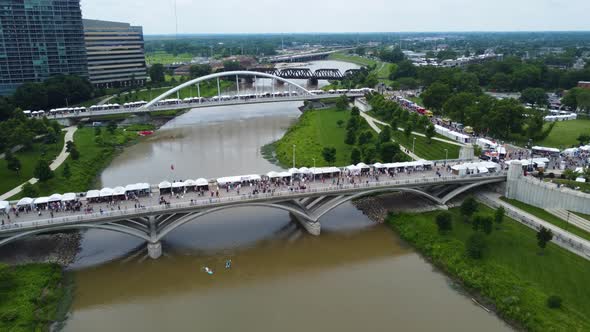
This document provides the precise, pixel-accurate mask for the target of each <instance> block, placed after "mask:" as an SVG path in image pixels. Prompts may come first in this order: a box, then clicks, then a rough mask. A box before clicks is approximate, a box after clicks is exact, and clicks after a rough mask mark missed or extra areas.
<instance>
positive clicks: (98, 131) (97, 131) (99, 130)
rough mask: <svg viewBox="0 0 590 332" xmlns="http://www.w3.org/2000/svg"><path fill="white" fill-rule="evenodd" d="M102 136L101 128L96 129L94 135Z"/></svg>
mask: <svg viewBox="0 0 590 332" xmlns="http://www.w3.org/2000/svg"><path fill="white" fill-rule="evenodd" d="M100 134H102V130H101V129H100V127H98V126H97V127H94V135H95V136H100Z"/></svg>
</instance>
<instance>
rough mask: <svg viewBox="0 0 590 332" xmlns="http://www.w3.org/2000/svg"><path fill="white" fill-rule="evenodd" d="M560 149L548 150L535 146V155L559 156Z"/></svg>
mask: <svg viewBox="0 0 590 332" xmlns="http://www.w3.org/2000/svg"><path fill="white" fill-rule="evenodd" d="M559 153H560V151H559V149H556V148H548V147H544V146H533V155H541V156H546V157H547V156H559Z"/></svg>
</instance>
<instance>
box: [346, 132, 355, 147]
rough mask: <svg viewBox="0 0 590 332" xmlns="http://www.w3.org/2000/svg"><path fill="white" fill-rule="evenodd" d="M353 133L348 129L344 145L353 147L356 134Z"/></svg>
mask: <svg viewBox="0 0 590 332" xmlns="http://www.w3.org/2000/svg"><path fill="white" fill-rule="evenodd" d="M354 132H355V130H354V129H348V131H347V132H346V138H345V139H344V143H346V144H348V145H354V144H355V143H356V134H355V133H354Z"/></svg>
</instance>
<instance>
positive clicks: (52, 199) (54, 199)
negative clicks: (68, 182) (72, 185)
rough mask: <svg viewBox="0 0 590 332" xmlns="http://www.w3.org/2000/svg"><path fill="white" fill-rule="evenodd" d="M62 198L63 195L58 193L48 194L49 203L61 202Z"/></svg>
mask: <svg viewBox="0 0 590 332" xmlns="http://www.w3.org/2000/svg"><path fill="white" fill-rule="evenodd" d="M62 199H63V196H62V195H60V194H53V195H51V196H49V202H51V203H53V202H61V200H62Z"/></svg>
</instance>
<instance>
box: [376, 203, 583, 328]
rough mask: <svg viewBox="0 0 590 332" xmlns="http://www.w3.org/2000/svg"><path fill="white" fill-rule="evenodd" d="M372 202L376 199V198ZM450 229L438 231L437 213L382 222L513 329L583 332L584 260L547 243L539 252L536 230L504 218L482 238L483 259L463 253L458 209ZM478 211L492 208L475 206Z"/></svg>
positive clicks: (466, 230)
mask: <svg viewBox="0 0 590 332" xmlns="http://www.w3.org/2000/svg"><path fill="white" fill-rule="evenodd" d="M374 202H375V204H377V203H376V201H374ZM449 212H450V213H451V214H452V216H453V229H452V231H450V232H449V233H447V234H442V235H441V234H440V233H439V232H438V231H437V227H436V223H435V218H436V216H437V215H438V214H439V213H440V212H426V213H422V214H408V213H399V214H390V215H389V216H388V217H387V218H386V222H387V223H388V224H389V225H390V226H391V227H392V228H393V229H394V230H395V231H396V232H397V233H398V234H399V235H400V236H401V237H402V239H404V240H405V241H407V242H409V243H410V244H411V245H413V246H414V247H415V248H416V249H417V250H418V251H419V252H420V253H421V254H422V255H423V256H424V257H425V258H426V259H427V260H429V261H430V262H431V263H432V264H433V265H435V266H436V267H438V268H440V269H441V270H442V271H444V272H445V273H446V274H447V275H449V276H450V277H451V278H453V279H455V280H457V281H458V282H459V283H460V284H461V285H463V287H464V288H465V289H466V290H468V291H469V293H470V294H471V295H472V296H473V297H475V298H476V299H477V300H478V302H479V303H482V304H483V306H484V307H486V308H488V309H490V310H494V311H496V312H497V314H498V315H499V316H500V317H502V318H504V319H505V320H506V321H507V322H509V323H511V325H513V326H515V327H516V328H524V329H527V330H530V331H584V330H589V329H590V320H589V319H588V317H587V316H586V315H585V314H584V313H585V312H589V311H590V291H588V290H587V288H586V287H585V283H586V281H587V280H588V278H590V266H589V265H588V264H587V262H586V261H585V260H584V259H582V258H580V257H578V256H576V255H574V254H572V253H570V252H568V251H565V250H563V249H562V248H560V247H558V246H556V245H554V244H553V243H549V244H548V246H547V248H546V249H545V251H544V253H543V254H540V252H539V248H538V247H537V241H536V237H535V236H536V233H535V232H534V231H532V230H530V229H529V228H527V227H525V226H523V225H521V224H520V223H518V222H516V221H514V220H512V219H510V218H508V217H505V220H504V223H502V225H501V228H500V229H494V231H493V232H492V234H491V235H489V236H486V241H487V244H488V245H487V247H488V249H487V250H486V251H485V252H484V256H483V258H482V259H481V260H474V259H471V258H468V257H467V255H466V254H465V248H466V242H467V238H468V237H469V236H470V235H471V234H472V233H473V230H472V226H471V224H468V223H464V222H463V221H462V219H461V217H460V214H459V210H458V209H450V210H449ZM478 214H482V215H490V216H491V215H492V214H493V210H491V209H489V208H487V207H485V206H483V205H479V206H478ZM552 295H556V296H559V297H560V298H562V299H563V304H562V306H561V308H558V309H550V308H549V307H548V306H547V300H548V298H549V297H550V296H552Z"/></svg>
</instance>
